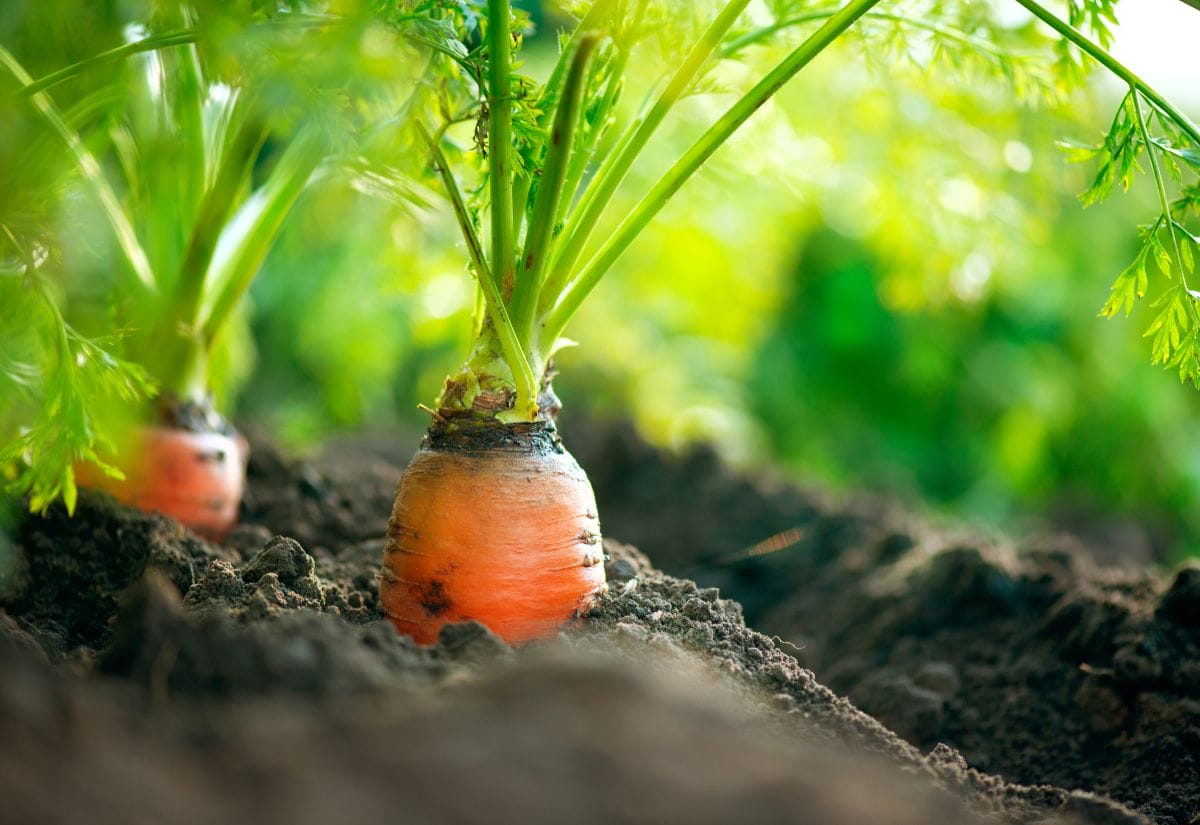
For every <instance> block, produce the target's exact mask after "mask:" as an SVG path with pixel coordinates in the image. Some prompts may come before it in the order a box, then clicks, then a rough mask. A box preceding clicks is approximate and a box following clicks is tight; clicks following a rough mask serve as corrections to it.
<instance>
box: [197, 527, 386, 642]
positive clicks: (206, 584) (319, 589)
mask: <svg viewBox="0 0 1200 825" xmlns="http://www.w3.org/2000/svg"><path fill="white" fill-rule="evenodd" d="M316 570H317V564H316V562H315V561H314V559H313V557H312V556H310V555H308V553H306V552H305V551H304V548H303V547H301V546H300V544H299V542H297V541H295V540H294V539H290V538H287V537H284V536H276V537H275V538H273V539H271V540H270V541H268V542H267V544H266V545H265V546H264V547H263V548H262V549H261V550H259V551H258V552H257V553H256V554H254V555H253V557H251V559H250V560H249V561H247V562H246V563H245V564H244V565H242V566H241V567H240V568H239V567H234V566H233V565H231V564H229V563H228V562H225V561H222V560H216V561H214V562H213V563H212V564H211V565H209V567H208V569H207V570H206V571H205V573H204V575H203V576H201V577H200V578H199V579H198V580H197V581H196V583H195V584H194V585H193V586H192V587H191V588H190V589H189V590H188V592H187V596H186V597H185V599H184V606H185V607H187V608H188V609H189V610H192V611H196V612H206V611H207V612H211V611H212V610H214V609H215V610H217V611H218V612H225V613H228V614H229V615H231V616H232V617H234V618H236V619H240V620H242V621H250V620H255V619H261V618H264V617H266V616H268V615H271V614H274V613H277V612H279V611H281V610H301V609H303V610H312V611H315V612H318V613H322V612H324V613H333V614H336V615H342V616H344V617H345V618H347V619H349V620H351V621H355V622H359V623H365V622H372V621H376V620H378V619H379V618H381V616H380V614H379V613H378V611H377V610H375V609H372V605H371V601H370V600H369V599H368V598H366V597H365V596H364V594H363V592H362V590H361V589H360V588H361V584H358V583H357V582H356V584H355V585H354V586H350V587H348V586H346V585H345V584H344V583H342V582H330V581H327V580H323V579H321V578H319V577H318V576H317V574H316Z"/></svg>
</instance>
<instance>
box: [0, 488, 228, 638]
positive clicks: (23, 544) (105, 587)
mask: <svg viewBox="0 0 1200 825" xmlns="http://www.w3.org/2000/svg"><path fill="white" fill-rule="evenodd" d="M16 549H17V552H18V554H19V555H20V557H21V558H22V560H23V561H22V566H23V570H22V573H21V575H20V577H19V579H18V581H17V583H16V585H15V586H14V587H13V588H12V592H11V593H9V594H6V595H4V596H3V598H2V600H0V607H3V608H4V609H5V610H7V611H8V612H9V614H10V615H13V616H17V617H19V621H20V624H21V626H22V627H23V628H24V629H25V630H26V631H27V632H28V633H29V634H30V635H32V636H33V637H34V638H35V639H37V641H38V643H39V644H40V645H41V646H42V648H43V649H44V650H45V651H46V653H47V654H48V655H50V656H51V657H58V656H62V655H65V654H66V653H67V652H68V651H70V650H72V649H74V648H78V647H80V646H89V647H92V646H99V645H101V644H103V642H104V641H105V639H106V638H107V636H108V633H109V625H108V621H109V619H110V618H111V617H112V616H113V614H114V613H115V612H116V608H117V599H118V597H119V595H120V594H121V592H123V591H124V590H125V588H126V587H128V586H129V584H130V583H132V582H134V581H136V580H137V579H138V578H140V577H141V575H142V574H143V572H145V571H146V570H147V569H148V568H154V569H157V570H160V571H162V573H163V574H164V575H165V576H166V577H167V578H168V579H170V580H171V582H173V583H174V585H175V586H176V587H177V588H179V589H180V590H186V589H187V588H188V587H190V586H191V584H192V582H193V581H194V580H195V578H196V576H197V575H198V574H199V573H200V572H202V571H203V570H204V568H205V567H207V565H208V563H209V561H210V560H212V559H215V558H229V557H230V556H231V555H232V554H231V553H230V552H229V551H226V550H224V549H222V548H220V547H216V546H213V545H209V544H206V543H205V542H203V541H201V540H200V539H198V538H196V537H195V536H193V535H192V534H191V533H190V532H188V531H187V530H185V529H184V528H183V527H181V526H180V525H179V524H178V522H175V521H174V520H171V519H167V518H164V517H163V516H158V515H146V514H144V513H138V512H135V511H132V510H127V509H125V508H123V507H120V506H118V505H117V504H115V503H114V502H113V501H112V499H110V498H108V497H107V496H105V495H103V494H100V493H93V492H90V491H87V490H84V491H81V493H80V497H79V502H78V505H77V508H76V512H75V516H74V518H71V517H69V516H68V515H67V513H66V510H65V508H63V507H62V506H61V505H55V506H53V507H51V508H50V512H49V514H48V515H47V516H46V517H44V518H42V517H38V516H29V517H27V518H26V519H25V520H24V522H23V523H22V525H21V529H20V532H19V534H18V536H17V548H16Z"/></svg>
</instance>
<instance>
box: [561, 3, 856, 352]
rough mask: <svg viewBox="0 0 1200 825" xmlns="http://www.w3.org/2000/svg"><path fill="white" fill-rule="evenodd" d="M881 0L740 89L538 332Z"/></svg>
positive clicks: (837, 18) (835, 21) (832, 22)
mask: <svg viewBox="0 0 1200 825" xmlns="http://www.w3.org/2000/svg"><path fill="white" fill-rule="evenodd" d="M879 2H880V0H851V2H849V3H847V4H846V5H845V6H843V7H842V9H841V10H840V11H839V12H838V13H837V14H835V15H834V16H833V17H831V18H829V20H827V21H826V22H825V23H824V25H822V26H821V27H820V28H819V29H817V31H815V32H813V34H812V35H811V36H809V38H808V39H807V40H805V41H804V42H803V43H801V44H800V46H799V47H797V48H796V50H795V51H793V52H792V53H791V54H789V55H788V56H787V57H786V58H784V60H783V61H782V62H780V63H779V65H777V66H776V67H775V68H774V69H772V70H771V71H770V72H769V73H768V74H767V75H766V77H764V78H763V79H762V80H760V81H759V82H758V83H757V84H756V85H755V86H754V88H752V89H751V90H750V91H749V92H747V93H746V94H745V95H743V96H742V97H741V98H740V99H739V100H738V101H737V102H736V103H734V104H733V106H731V107H730V108H729V110H728V111H726V112H725V114H723V115H722V116H721V117H720V119H718V120H717V122H716V123H714V124H713V125H712V127H711V128H709V130H708V131H707V132H705V133H704V134H703V135H702V136H701V137H700V139H699V140H697V141H696V142H695V143H694V144H693V145H692V147H691V148H690V149H688V151H687V152H685V153H684V155H683V157H681V158H680V159H679V160H678V161H676V163H675V164H674V165H673V166H672V167H671V168H670V169H669V170H668V171H667V173H666V174H665V175H664V176H663V177H662V178H661V179H660V180H659V182H658V183H657V184H656V185H655V186H654V188H653V189H651V190H650V192H649V193H648V194H647V195H646V196H645V197H644V198H642V200H641V201H640V202H639V203H638V204H637V206H636V207H634V209H633V211H632V212H631V213H630V214H629V216H628V217H627V218H626V219H625V220H624V221H623V222H622V223H621V225H620V226H619V227H618V228H617V230H616V232H614V233H613V234H612V236H611V237H610V238H609V239H608V241H607V242H606V243H605V244H604V246H602V247H601V248H600V251H599V252H597V253H596V256H595V257H593V258H592V260H591V261H590V262H589V263H588V264H587V266H586V267H585V268H584V269H583V271H582V272H581V273H580V275H579V277H578V278H576V279H575V280H574V281H573V282H572V283H571V284H570V285H569V286H568V287H567V288H566V289H565V291H564V292H563V293H562V295H561V296H560V297H559V300H558V303H557V304H556V305H555V306H554V307H553V308H552V309H551V310H550V311H549V312H548V313H547V314H546V315H545V316H544V317H545V320H544V322H543V338H544V339H545V340H548V341H553V340H554V339H556V338H557V337H558V336H559V334H560V333H561V332H562V330H563V327H565V326H566V324H567V322H568V321H569V320H570V319H571V317H572V316H573V315H574V314H575V312H576V311H577V310H578V309H579V306H580V304H582V303H583V300H584V299H585V298H586V297H587V296H588V295H589V294H590V293H591V291H592V290H593V289H595V287H596V284H598V283H599V282H600V279H601V278H603V277H604V275H605V274H606V273H607V272H608V270H609V269H611V268H612V265H613V264H614V263H615V262H616V261H617V259H618V258H619V257H620V256H621V255H622V253H624V252H625V250H626V249H627V248H628V247H629V244H630V243H632V242H633V240H634V238H636V237H637V236H638V235H639V234H641V232H642V230H643V229H645V228H646V226H647V225H648V224H649V223H650V221H651V220H652V219H653V218H654V216H655V215H657V214H658V213H659V211H660V210H661V209H662V208H663V206H665V205H666V203H667V201H669V200H670V199H671V197H672V196H674V194H675V193H676V192H678V191H679V189H680V187H682V186H683V184H684V183H686V182H687V180H688V179H689V178H691V176H692V175H694V174H695V173H696V172H697V170H699V169H700V167H701V166H703V165H704V162H705V161H706V160H708V159H709V157H711V156H712V154H713V152H715V151H716V150H717V149H718V148H720V147H721V146H722V145H723V144H724V143H725V141H727V140H728V139H729V137H730V136H731V135H732V134H733V133H734V132H736V131H737V130H738V128H739V127H740V126H741V125H742V124H743V123H745V122H746V121H747V120H748V119H749V118H750V116H751V115H752V114H754V113H755V112H756V111H758V109H759V107H760V106H762V105H763V103H765V102H766V101H767V100H768V99H770V97H771V96H772V95H774V94H775V93H776V92H777V91H779V89H780V88H782V87H783V85H784V84H785V83H787V82H788V81H789V80H791V79H792V77H794V76H795V75H796V73H798V72H799V71H800V70H801V69H803V68H804V67H805V66H807V65H808V64H809V63H810V62H812V60H813V59H814V58H815V57H816V56H817V55H819V54H820V53H821V52H823V51H824V50H825V49H826V48H827V47H828V46H829V45H830V44H831V43H833V41H834V40H836V39H837V38H838V37H839V36H840V35H841V34H842V33H843V32H844V31H846V29H848V28H850V26H852V25H853V24H854V23H855V21H857V20H858V19H859V18H860V17H862V16H863V15H864V14H866V13H867V12H868V11H870V10H871V8H873V7H874V6H875V5H877V4H878V3H879Z"/></svg>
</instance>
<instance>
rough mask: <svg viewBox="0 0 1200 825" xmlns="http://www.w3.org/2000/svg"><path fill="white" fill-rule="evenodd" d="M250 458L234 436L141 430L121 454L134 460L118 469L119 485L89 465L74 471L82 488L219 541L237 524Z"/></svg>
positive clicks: (176, 429) (155, 428) (168, 429)
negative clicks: (173, 519)
mask: <svg viewBox="0 0 1200 825" xmlns="http://www.w3.org/2000/svg"><path fill="white" fill-rule="evenodd" d="M248 452H249V450H248V447H247V444H246V439H245V438H243V437H242V436H241V435H240V434H238V433H237V432H232V433H224V432H193V431H191V430H188V429H183V428H180V427H167V426H153V427H144V428H142V429H141V430H139V431H138V432H137V434H136V436H135V438H134V439H133V443H132V444H130V445H129V446H128V449H127V450H126V451H125V454H126V455H133V456H138V458H137V459H136V460H135V461H134V462H132V463H131V465H130V466H125V467H123V468H122V471H123V472H124V474H125V478H124V479H123V480H122V479H114V478H110V477H109V476H107V475H104V474H103V473H102V472H100V471H99V470H97V469H96V468H95V467H94V466H93V465H91V464H81V465H79V466H77V467H76V468H75V476H76V480H77V482H78V483H79V485H80V486H82V487H91V488H93V489H99V490H103V491H105V492H106V493H108V494H110V495H111V496H112V497H113V498H115V499H116V500H117V501H119V502H120V503H122V504H124V505H126V506H128V507H135V508H137V509H139V510H144V511H145V512H148V513H149V512H159V513H162V514H163V515H167V516H171V517H173V518H176V519H178V520H179V521H180V522H181V523H183V524H184V525H186V526H187V527H190V528H191V529H192V530H194V531H195V532H196V533H198V534H199V535H202V536H204V537H205V538H209V539H213V540H216V541H219V540H220V539H223V538H224V537H225V535H226V534H227V533H228V532H229V530H230V529H231V528H232V527H233V525H234V524H235V523H237V516H238V505H239V504H240V503H241V500H242V493H243V491H244V490H245V486H246V459H247V455H248Z"/></svg>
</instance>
